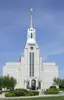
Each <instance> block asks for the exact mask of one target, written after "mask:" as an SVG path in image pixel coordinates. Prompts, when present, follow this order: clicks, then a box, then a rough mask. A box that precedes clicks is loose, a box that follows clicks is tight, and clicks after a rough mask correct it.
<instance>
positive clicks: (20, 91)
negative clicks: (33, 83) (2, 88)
mask: <svg viewBox="0 0 64 100" xmlns="http://www.w3.org/2000/svg"><path fill="white" fill-rule="evenodd" d="M36 95H39V92H38V91H31V90H30V91H28V90H26V89H15V90H14V91H10V92H6V94H5V96H6V97H13V96H36Z"/></svg>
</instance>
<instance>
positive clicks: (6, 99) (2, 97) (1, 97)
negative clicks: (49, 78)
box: [0, 92, 64, 100]
mask: <svg viewBox="0 0 64 100" xmlns="http://www.w3.org/2000/svg"><path fill="white" fill-rule="evenodd" d="M58 96H64V92H63V93H60V94H55V95H39V96H21V97H5V95H4V93H3V94H0V100H11V99H20V98H40V97H58Z"/></svg>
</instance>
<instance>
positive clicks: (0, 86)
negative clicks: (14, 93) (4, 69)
mask: <svg viewBox="0 0 64 100" xmlns="http://www.w3.org/2000/svg"><path fill="white" fill-rule="evenodd" d="M2 87H3V77H2V76H0V90H2Z"/></svg>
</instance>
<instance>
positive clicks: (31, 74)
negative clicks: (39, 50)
mask: <svg viewBox="0 0 64 100" xmlns="http://www.w3.org/2000/svg"><path fill="white" fill-rule="evenodd" d="M29 59H30V76H34V53H33V52H30V58H29Z"/></svg>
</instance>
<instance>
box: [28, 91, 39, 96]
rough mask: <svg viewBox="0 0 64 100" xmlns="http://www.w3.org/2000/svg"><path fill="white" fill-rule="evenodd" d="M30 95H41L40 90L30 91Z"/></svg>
mask: <svg viewBox="0 0 64 100" xmlns="http://www.w3.org/2000/svg"><path fill="white" fill-rule="evenodd" d="M27 95H28V96H36V95H39V92H38V91H28V94H27Z"/></svg>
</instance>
